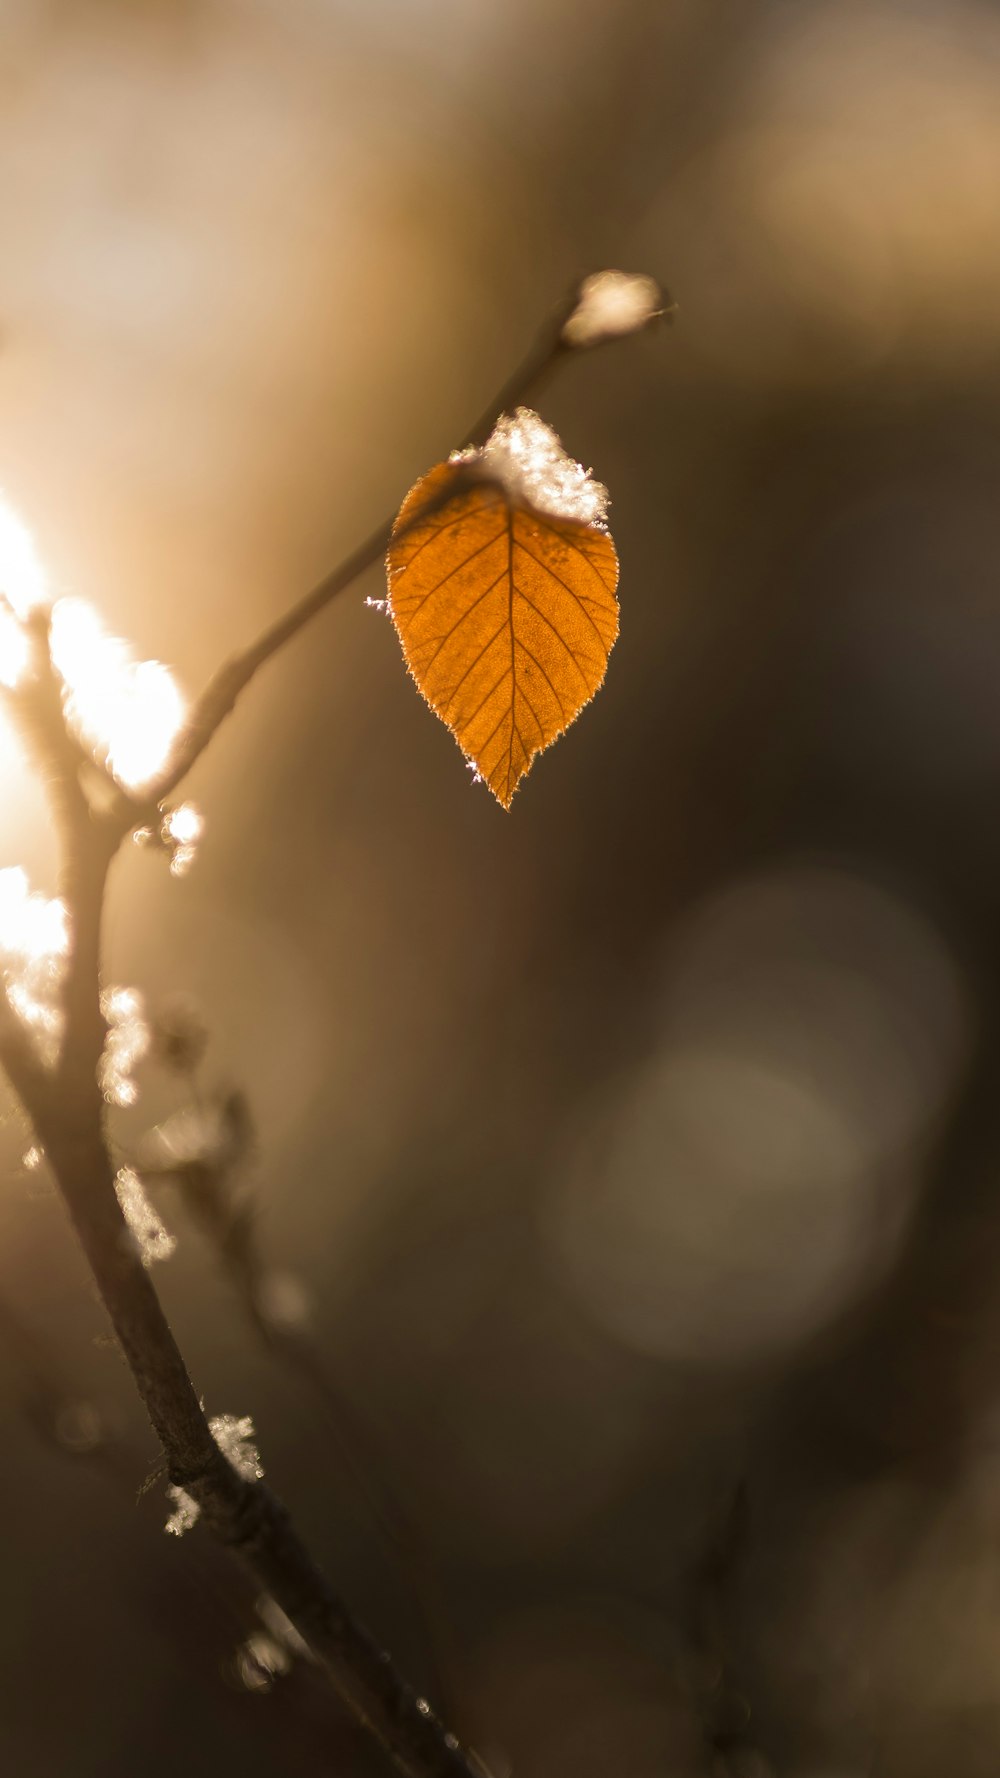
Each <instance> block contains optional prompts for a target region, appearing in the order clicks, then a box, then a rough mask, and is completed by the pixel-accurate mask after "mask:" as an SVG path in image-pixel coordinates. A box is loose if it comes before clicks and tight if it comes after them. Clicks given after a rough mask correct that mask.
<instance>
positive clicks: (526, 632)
mask: <svg viewBox="0 0 1000 1778" xmlns="http://www.w3.org/2000/svg"><path fill="white" fill-rule="evenodd" d="M524 414H525V410H523V409H521V410H519V414H518V416H517V419H516V420H515V421H513V422H511V421H508V422H502V423H501V424H506V425H507V426H508V427H512V426H514V425H515V424H517V423H519V421H520V417H521V416H522V415H524ZM527 417H528V418H530V419H531V420H532V421H534V422H535V425H536V426H537V427H538V428H540V429H541V431H542V432H543V433H544V434H545V435H546V436H547V438H548V439H550V440H554V434H552V433H550V432H549V431H548V428H547V427H543V425H542V422H541V421H539V420H537V416H534V415H530V416H527ZM494 437H496V434H495V435H494ZM555 442H556V448H557V449H558V443H557V441H555ZM488 452H489V447H487V448H486V451H485V452H475V453H469V454H468V456H467V457H465V458H458V459H455V460H454V461H452V462H451V463H440V464H438V466H437V468H435V469H432V470H431V471H430V473H429V475H426V476H424V477H423V479H422V480H421V481H419V482H418V483H417V485H416V487H414V488H413V489H411V491H410V493H409V494H408V495H407V498H406V500H405V501H404V503H403V506H402V508H401V510H400V512H399V516H398V518H397V519H396V524H395V527H394V530H393V541H392V542H391V544H390V546H389V555H388V561H387V567H388V574H389V609H390V612H391V613H392V620H393V623H394V624H395V626H396V631H397V633H398V635H399V639H400V642H401V643H402V646H403V654H404V656H405V659H406V664H407V666H408V667H409V669H410V672H411V674H412V675H413V678H414V679H415V680H416V682H417V685H418V687H419V689H420V691H421V692H422V693H423V696H424V697H425V698H426V700H427V702H428V703H429V704H430V706H431V709H432V710H434V711H436V713H437V715H438V716H440V718H441V720H442V722H444V723H446V724H447V726H448V728H450V730H451V732H452V734H453V735H454V737H455V739H456V741H457V742H458V744H459V746H460V747H461V749H462V752H463V753H464V754H465V756H466V758H467V759H468V760H469V761H470V762H471V763H473V764H474V765H475V768H476V772H477V774H478V775H479V776H480V777H481V778H483V779H484V780H485V782H486V783H487V784H488V785H489V787H490V789H491V790H492V792H493V794H494V796H495V797H496V798H497V800H498V801H499V802H500V803H502V804H503V806H504V808H505V809H509V807H510V804H511V799H512V798H513V795H514V792H515V790H516V789H517V786H518V784H519V783H520V781H521V779H522V778H523V777H524V775H525V773H526V772H527V771H528V770H529V768H530V766H531V764H532V761H533V760H534V758H535V755H536V754H537V753H541V751H542V749H543V748H545V747H548V746H550V745H551V743H552V742H553V741H554V740H556V739H557V737H558V736H559V735H561V734H562V733H563V731H564V730H565V729H567V728H568V727H569V725H570V723H571V722H573V721H574V719H575V718H576V717H577V716H578V715H579V713H580V711H581V710H582V709H583V706H584V705H585V704H587V703H589V702H590V699H591V698H592V697H593V695H594V693H595V691H597V689H598V687H599V686H600V684H601V682H602V680H603V678H604V673H605V669H606V667H607V662H608V655H609V654H610V652H611V648H612V645H613V643H614V640H615V637H616V636H617V634H618V601H617V599H616V597H615V587H616V585H617V581H618V557H617V555H616V553H615V546H614V544H613V543H612V541H611V538H610V536H609V535H608V533H607V532H606V531H605V530H604V529H603V528H602V527H601V526H599V525H597V524H589V523H586V522H583V521H582V520H580V519H577V518H568V517H565V516H562V514H560V513H557V512H555V511H541V510H539V508H538V507H537V506H535V505H533V504H531V503H530V502H529V500H528V498H527V497H526V494H525V490H524V485H523V478H522V482H521V483H518V482H514V484H513V485H511V478H509V477H506V476H500V475H498V476H496V477H494V476H493V474H492V473H491V472H490V459H489V455H488ZM560 454H561V453H560ZM563 462H564V463H565V464H568V459H565V458H564V459H563ZM569 467H570V468H571V469H572V471H573V472H574V473H575V474H576V475H577V477H578V478H579V480H580V481H581V482H583V483H586V484H587V486H588V488H589V489H590V490H593V489H594V488H595V484H593V483H589V482H588V481H587V478H586V477H585V476H584V474H583V471H582V470H580V469H579V466H578V465H575V464H574V465H570V466H569ZM596 491H597V493H598V494H599V495H601V496H602V497H603V490H602V489H599V488H598V489H597V490H596ZM553 504H555V502H553Z"/></svg>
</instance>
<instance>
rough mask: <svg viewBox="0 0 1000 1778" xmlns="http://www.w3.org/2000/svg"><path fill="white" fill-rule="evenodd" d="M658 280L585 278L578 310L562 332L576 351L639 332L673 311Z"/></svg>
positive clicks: (608, 275) (606, 275)
mask: <svg viewBox="0 0 1000 1778" xmlns="http://www.w3.org/2000/svg"><path fill="white" fill-rule="evenodd" d="M669 306H670V305H669V304H668V302H667V301H666V299H665V297H664V294H663V292H662V290H661V289H660V287H659V285H658V284H657V282H656V279H655V278H650V277H649V276H648V275H647V274H646V273H645V272H612V271H608V272H593V273H592V274H591V276H590V277H589V278H584V280H583V283H582V284H581V285H580V293H579V297H578V299H577V304H576V308H575V309H574V310H573V313H572V314H571V315H570V317H569V319H568V321H566V322H565V324H564V326H563V330H562V340H563V344H564V345H566V346H570V347H572V348H573V349H575V350H582V349H585V348H586V347H588V346H600V345H603V344H604V342H605V340H616V339H623V338H624V337H625V336H626V335H627V334H630V333H639V332H640V330H641V329H642V328H644V327H648V326H649V324H650V322H651V321H656V320H657V319H658V318H659V317H660V316H661V315H664V314H666V313H667V312H668V310H669Z"/></svg>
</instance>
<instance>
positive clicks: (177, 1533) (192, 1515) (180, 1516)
mask: <svg viewBox="0 0 1000 1778" xmlns="http://www.w3.org/2000/svg"><path fill="white" fill-rule="evenodd" d="M167 1496H168V1498H169V1499H170V1500H172V1501H173V1503H174V1510H173V1512H172V1513H171V1514H170V1516H169V1518H168V1519H167V1522H166V1524H165V1525H164V1527H163V1529H164V1531H165V1532H166V1533H167V1536H168V1537H183V1536H184V1533H185V1531H190V1530H191V1528H192V1526H194V1525H197V1523H198V1520H199V1519H200V1517H201V1507H200V1506H199V1505H198V1502H197V1501H196V1500H192V1499H191V1496H190V1494H188V1493H186V1492H185V1490H184V1489H183V1488H177V1487H175V1486H174V1484H173V1482H171V1484H170V1486H169V1487H168V1489H167Z"/></svg>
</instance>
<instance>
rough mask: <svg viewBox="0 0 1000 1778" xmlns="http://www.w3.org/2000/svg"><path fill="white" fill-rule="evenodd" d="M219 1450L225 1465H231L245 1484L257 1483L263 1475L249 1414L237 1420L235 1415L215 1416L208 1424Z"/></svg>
mask: <svg viewBox="0 0 1000 1778" xmlns="http://www.w3.org/2000/svg"><path fill="white" fill-rule="evenodd" d="M208 1429H209V1431H210V1432H211V1434H212V1437H213V1438H214V1440H215V1442H216V1444H217V1445H218V1447H219V1450H220V1451H221V1452H222V1455H223V1457H225V1459H226V1461H227V1463H231V1464H232V1466H233V1468H234V1469H235V1471H236V1473H237V1475H241V1476H242V1477H243V1480H244V1481H245V1482H259V1481H260V1479H261V1476H262V1475H263V1474H264V1466H263V1464H262V1463H261V1460H260V1452H259V1451H258V1449H257V1446H256V1445H255V1444H254V1437H255V1434H254V1426H253V1420H252V1419H251V1417H250V1415H249V1414H244V1415H243V1416H242V1418H241V1419H238V1418H237V1416H236V1415H235V1414H216V1416H215V1418H214V1419H213V1420H210V1421H209V1422H208Z"/></svg>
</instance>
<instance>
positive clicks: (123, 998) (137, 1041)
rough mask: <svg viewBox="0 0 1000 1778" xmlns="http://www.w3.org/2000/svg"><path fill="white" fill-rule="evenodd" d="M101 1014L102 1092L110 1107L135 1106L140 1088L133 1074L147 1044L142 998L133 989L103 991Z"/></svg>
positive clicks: (148, 1040) (146, 1027) (145, 1050)
mask: <svg viewBox="0 0 1000 1778" xmlns="http://www.w3.org/2000/svg"><path fill="white" fill-rule="evenodd" d="M101 1012H102V1013H103V1014H104V1017H105V1019H106V1020H107V1024H108V1033H107V1036H106V1038H105V1040H104V1051H103V1053H102V1055H101V1063H100V1070H99V1080H100V1086H101V1092H102V1093H103V1094H104V1097H105V1099H106V1100H107V1101H108V1103H109V1104H110V1105H134V1104H135V1102H136V1100H137V1099H138V1097H139V1089H138V1087H137V1086H136V1084H135V1081H134V1080H133V1078H132V1071H133V1069H134V1068H135V1067H136V1065H137V1063H139V1062H141V1061H142V1058H143V1056H144V1055H145V1054H146V1052H147V1051H148V1049H149V1045H150V1032H149V1026H148V1024H147V1023H146V1015H145V1012H144V1010H143V1004H142V995H141V994H139V993H138V992H137V991H136V989H135V988H106V989H105V990H104V992H103V994H102V995H101Z"/></svg>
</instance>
